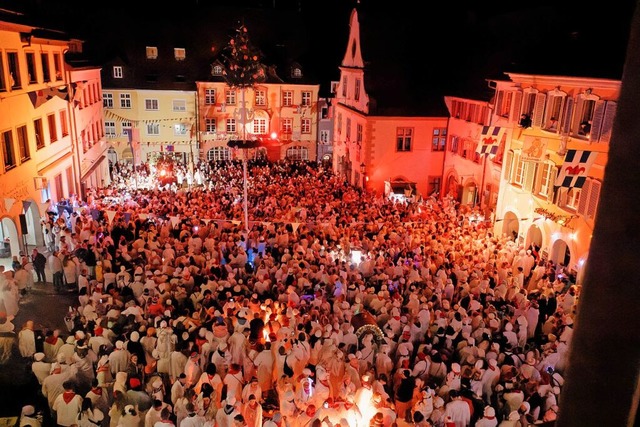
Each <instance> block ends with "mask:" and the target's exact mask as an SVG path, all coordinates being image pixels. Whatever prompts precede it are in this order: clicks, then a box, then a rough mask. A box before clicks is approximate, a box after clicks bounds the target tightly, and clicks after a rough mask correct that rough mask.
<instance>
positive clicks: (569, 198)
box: [556, 187, 581, 211]
mask: <svg viewBox="0 0 640 427" xmlns="http://www.w3.org/2000/svg"><path fill="white" fill-rule="evenodd" d="M580 193H581V189H580V188H578V187H571V188H567V187H560V188H558V198H557V200H556V204H557V205H558V206H559V207H561V208H563V209H568V210H573V211H576V210H578V206H579V204H580Z"/></svg>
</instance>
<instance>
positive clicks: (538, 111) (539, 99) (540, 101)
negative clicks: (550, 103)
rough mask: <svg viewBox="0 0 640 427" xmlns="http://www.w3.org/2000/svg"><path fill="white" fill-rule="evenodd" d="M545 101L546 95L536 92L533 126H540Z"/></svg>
mask: <svg viewBox="0 0 640 427" xmlns="http://www.w3.org/2000/svg"><path fill="white" fill-rule="evenodd" d="M546 102H547V95H546V94H544V93H538V94H536V102H535V105H534V106H533V126H535V127H541V126H542V120H543V118H544V106H545V104H546Z"/></svg>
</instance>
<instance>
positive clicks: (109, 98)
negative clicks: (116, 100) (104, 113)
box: [102, 93, 113, 108]
mask: <svg viewBox="0 0 640 427" xmlns="http://www.w3.org/2000/svg"><path fill="white" fill-rule="evenodd" d="M102 106H103V107H104V108H113V94H112V93H103V94H102Z"/></svg>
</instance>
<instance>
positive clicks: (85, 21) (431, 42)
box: [0, 0, 636, 96]
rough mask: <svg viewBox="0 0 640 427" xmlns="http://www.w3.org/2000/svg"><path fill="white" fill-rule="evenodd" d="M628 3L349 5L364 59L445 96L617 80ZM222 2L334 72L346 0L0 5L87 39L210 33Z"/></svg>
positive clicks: (548, 0) (503, 0) (539, 0)
mask: <svg viewBox="0 0 640 427" xmlns="http://www.w3.org/2000/svg"><path fill="white" fill-rule="evenodd" d="M165 3H168V6H164V4H165ZM635 3H636V1H635V0H614V1H609V2H606V3H601V4H599V5H598V6H597V7H594V6H587V3H585V2H584V1H583V0H580V1H578V0H536V1H520V2H519V1H513V0H508V1H507V0H488V1H484V2H478V1H471V0H457V1H446V2H442V3H440V4H438V5H437V6H433V10H428V9H427V10H426V8H430V6H429V5H430V4H433V3H432V2H417V1H415V0H395V1H393V2H382V1H380V0H361V1H360V2H359V3H358V8H360V9H361V16H362V20H363V21H365V20H366V22H363V26H364V25H365V24H366V26H367V27H366V28H367V34H366V35H363V54H364V56H365V58H364V59H365V61H370V62H376V61H377V62H383V63H392V62H397V63H401V64H403V65H404V71H403V73H404V74H406V76H405V77H406V78H407V79H409V80H411V79H415V80H416V81H418V80H423V81H424V80H439V81H441V82H442V83H441V86H442V87H443V89H444V88H445V87H446V90H448V91H450V92H451V94H456V92H460V94H463V93H469V91H475V90H478V89H479V86H484V85H485V83H484V79H485V78H496V77H499V76H501V75H502V73H504V72H527V73H540V74H555V75H576V76H584V77H606V78H621V75H622V74H621V73H622V66H623V63H624V55H625V52H626V43H627V37H628V31H629V24H630V21H631V17H632V13H633V10H634V9H633V8H634V6H635ZM230 5H232V6H233V7H234V8H236V9H238V8H239V9H244V10H246V11H247V12H248V13H249V11H250V13H251V14H254V15H260V14H273V13H275V12H277V13H283V14H284V16H285V18H284V19H283V21H281V24H279V25H277V28H269V29H255V31H256V33H257V34H264V37H265V38H268V37H273V38H274V39H275V38H277V37H280V38H281V39H283V40H284V39H285V38H286V39H288V42H287V43H288V44H289V45H290V46H291V47H292V48H294V49H295V51H296V52H297V55H298V56H300V57H301V58H303V59H304V61H302V60H301V61H300V62H301V63H303V64H305V65H307V66H311V67H314V68H316V69H317V73H316V74H317V75H319V76H323V78H325V79H334V80H335V79H337V78H338V66H339V63H340V60H341V59H342V56H343V54H344V50H345V47H346V43H347V39H346V37H347V33H348V29H349V28H348V25H349V15H350V11H351V9H352V8H353V7H354V6H355V5H356V1H355V0H315V1H314V0H270V1H261V0H217V1H214V0H181V1H170V0H169V1H168V2H167V1H165V2H158V1H150V0H126V1H125V0H111V1H108V2H104V3H101V2H97V1H91V0H83V1H81V0H0V7H7V6H8V7H13V8H16V7H17V8H21V9H28V10H29V13H30V14H32V15H36V16H38V18H39V19H42V20H44V21H45V22H48V24H49V25H51V26H53V27H55V28H61V29H64V30H66V31H68V32H70V33H71V34H74V35H77V36H78V37H80V38H84V39H85V40H87V42H88V44H91V43H92V40H98V39H99V40H100V42H101V43H102V44H104V43H107V44H108V43H116V42H117V41H118V40H119V39H120V38H121V35H123V34H125V33H127V32H128V31H131V30H135V29H137V28H138V27H140V28H142V27H144V28H151V29H152V30H148V31H162V28H163V27H165V26H172V25H173V26H175V25H180V26H183V27H184V26H187V27H188V26H189V25H192V23H194V22H197V21H198V20H200V21H204V22H205V25H206V23H208V22H209V21H208V20H207V19H206V18H204V17H208V16H211V24H210V25H211V31H217V30H218V27H219V26H221V25H225V24H224V23H215V17H216V16H217V14H216V13H215V10H216V9H219V8H227V7H230ZM203 18H204V19H203ZM226 25H227V27H229V28H230V27H233V26H234V25H235V23H227V24H226ZM250 30H251V31H252V33H253V32H254V29H251V28H250ZM263 30H264V32H263ZM261 37H263V36H262V35H261ZM253 41H254V43H255V44H260V43H261V40H258V39H255V38H254V40H253ZM367 42H368V43H369V44H368V45H367V44H366V43H367ZM471 95H473V94H470V96H471Z"/></svg>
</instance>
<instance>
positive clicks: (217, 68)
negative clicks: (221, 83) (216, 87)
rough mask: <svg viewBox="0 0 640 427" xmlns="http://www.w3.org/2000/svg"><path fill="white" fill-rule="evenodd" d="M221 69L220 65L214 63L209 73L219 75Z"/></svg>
mask: <svg viewBox="0 0 640 427" xmlns="http://www.w3.org/2000/svg"><path fill="white" fill-rule="evenodd" d="M223 71H224V69H223V68H222V65H214V66H213V67H212V69H211V74H212V75H214V76H221V75H222V73H223Z"/></svg>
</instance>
